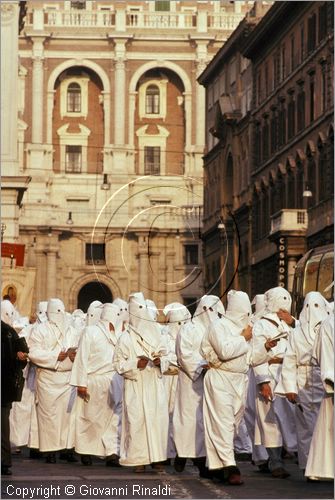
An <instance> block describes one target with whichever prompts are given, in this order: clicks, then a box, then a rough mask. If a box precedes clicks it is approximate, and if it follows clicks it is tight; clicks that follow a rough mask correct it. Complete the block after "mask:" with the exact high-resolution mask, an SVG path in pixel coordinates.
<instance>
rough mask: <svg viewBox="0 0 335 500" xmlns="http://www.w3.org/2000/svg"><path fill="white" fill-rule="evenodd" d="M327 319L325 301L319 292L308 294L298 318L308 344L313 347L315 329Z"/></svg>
mask: <svg viewBox="0 0 335 500" xmlns="http://www.w3.org/2000/svg"><path fill="white" fill-rule="evenodd" d="M327 317H328V312H327V301H326V299H325V298H324V297H323V296H322V295H321V293H319V292H309V293H308V294H307V295H306V297H305V300H304V305H303V308H302V311H301V313H300V316H299V324H300V327H301V329H302V331H303V333H304V334H305V337H306V338H307V340H308V342H309V343H310V344H311V345H313V343H314V339H315V335H316V327H317V326H318V325H319V324H320V323H321V322H322V321H324V320H325V319H326V318H327Z"/></svg>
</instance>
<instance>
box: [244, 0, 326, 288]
mask: <svg viewBox="0 0 335 500" xmlns="http://www.w3.org/2000/svg"><path fill="white" fill-rule="evenodd" d="M333 23H334V13H333V2H328V1H326V2H276V3H275V4H274V5H273V7H272V8H271V9H270V11H269V12H268V13H267V15H266V16H265V17H264V18H263V19H262V21H261V22H260V23H259V24H258V26H257V27H256V28H255V30H254V31H253V32H252V33H251V35H250V37H249V39H248V43H247V45H246V50H245V51H244V55H245V56H246V57H248V58H250V59H251V61H252V65H253V82H254V84H253V110H252V114H251V115H252V123H253V136H252V145H253V149H252V159H253V160H252V172H251V192H252V248H253V256H252V263H251V264H252V290H253V293H261V292H263V291H264V289H266V288H269V286H275V285H278V284H279V285H281V286H286V287H288V289H289V290H291V289H292V284H293V276H294V268H295V264H296V262H297V260H298V259H299V258H300V257H301V256H302V255H303V254H304V252H305V251H306V250H307V249H309V248H313V247H316V246H319V245H325V244H327V243H332V242H333V238H334V213H333V193H334V132H333V120H334V110H333V106H334V93H333V72H334V57H333V53H334V24H333ZM270 34H271V36H270ZM306 195H307V196H306Z"/></svg>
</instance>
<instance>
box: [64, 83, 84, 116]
mask: <svg viewBox="0 0 335 500" xmlns="http://www.w3.org/2000/svg"><path fill="white" fill-rule="evenodd" d="M67 111H68V113H80V112H81V87H80V85H79V83H75V82H73V83H70V85H69V86H68V88H67Z"/></svg>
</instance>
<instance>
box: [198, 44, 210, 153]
mask: <svg viewBox="0 0 335 500" xmlns="http://www.w3.org/2000/svg"><path fill="white" fill-rule="evenodd" d="M196 53H197V70H196V74H197V77H198V76H199V75H200V74H201V73H202V72H203V71H204V69H205V68H206V65H207V40H204V41H199V40H198V41H197V51H196ZM196 110H197V111H196V123H197V124H198V126H197V128H196V145H197V146H198V147H205V123H206V89H205V87H204V86H203V85H197V86H196ZM200 124H203V126H199V125H200Z"/></svg>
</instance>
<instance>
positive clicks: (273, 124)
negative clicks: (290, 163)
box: [271, 109, 278, 153]
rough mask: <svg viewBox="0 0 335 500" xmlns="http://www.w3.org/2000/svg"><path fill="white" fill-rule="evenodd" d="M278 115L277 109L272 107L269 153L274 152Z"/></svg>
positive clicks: (276, 141) (276, 139)
mask: <svg viewBox="0 0 335 500" xmlns="http://www.w3.org/2000/svg"><path fill="white" fill-rule="evenodd" d="M277 133H278V117H277V111H276V110H275V109H274V110H273V112H272V117H271V153H274V152H275V151H276V149H277V144H278V136H277Z"/></svg>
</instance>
